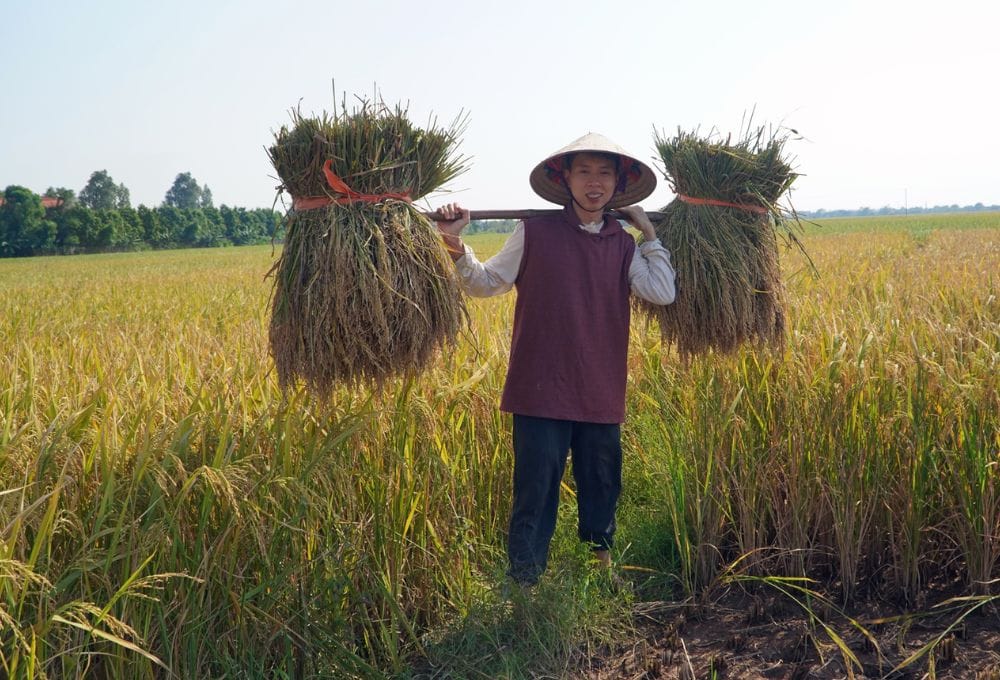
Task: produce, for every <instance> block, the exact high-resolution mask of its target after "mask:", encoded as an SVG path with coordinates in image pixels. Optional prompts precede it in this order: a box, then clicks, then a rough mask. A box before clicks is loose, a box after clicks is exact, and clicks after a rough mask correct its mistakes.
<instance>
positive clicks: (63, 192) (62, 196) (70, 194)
mask: <svg viewBox="0 0 1000 680" xmlns="http://www.w3.org/2000/svg"><path fill="white" fill-rule="evenodd" d="M42 198H58V199H59V200H60V201H62V204H61V205H60V206H59V208H58V210H68V209H69V208H72V207H73V206H74V205H76V192H75V191H73V190H72V189H67V188H66V187H49V188H48V189H46V190H45V193H44V194H42Z"/></svg>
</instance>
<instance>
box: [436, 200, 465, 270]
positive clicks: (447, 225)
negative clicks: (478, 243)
mask: <svg viewBox="0 0 1000 680" xmlns="http://www.w3.org/2000/svg"><path fill="white" fill-rule="evenodd" d="M438 213H440V214H441V216H442V217H444V219H442V220H436V221H435V224H436V225H437V228H438V231H439V232H441V237H442V238H443V239H444V244H445V245H446V246H447V247H448V252H449V254H450V255H451V259H453V260H456V261H457V260H459V259H461V258H462V256H463V255H465V246H464V245H463V243H462V239H461V236H460V234H461V233H462V230H463V229H465V228H466V227H467V226H469V221H470V218H469V211H468V210H466V209H465V208H463V207H461V206H460V205H458V203H448V204H446V205H443V206H441V207H440V208H438Z"/></svg>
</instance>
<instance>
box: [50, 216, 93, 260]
mask: <svg viewBox="0 0 1000 680" xmlns="http://www.w3.org/2000/svg"><path fill="white" fill-rule="evenodd" d="M93 220H94V213H93V211H91V210H89V209H88V208H84V207H83V206H82V205H74V206H70V207H69V208H65V209H63V210H59V211H57V212H56V214H55V222H56V248H58V249H59V252H61V253H65V254H67V255H71V254H73V253H75V252H76V251H77V250H78V249H79V248H80V244H81V235H83V234H85V233H86V232H87V231H88V230H89V229H91V224H92V222H93Z"/></svg>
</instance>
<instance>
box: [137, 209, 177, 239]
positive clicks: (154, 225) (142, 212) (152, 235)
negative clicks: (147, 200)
mask: <svg viewBox="0 0 1000 680" xmlns="http://www.w3.org/2000/svg"><path fill="white" fill-rule="evenodd" d="M138 212H139V221H140V222H141V223H142V240H143V241H145V242H146V243H148V244H149V245H150V246H152V247H153V248H163V247H164V246H166V245H168V244H169V243H170V233H169V232H168V231H167V230H166V229H165V228H164V227H163V225H162V224H161V223H160V213H159V212H158V211H156V210H153V209H150V208H147V207H146V206H144V205H140V206H139V210H138Z"/></svg>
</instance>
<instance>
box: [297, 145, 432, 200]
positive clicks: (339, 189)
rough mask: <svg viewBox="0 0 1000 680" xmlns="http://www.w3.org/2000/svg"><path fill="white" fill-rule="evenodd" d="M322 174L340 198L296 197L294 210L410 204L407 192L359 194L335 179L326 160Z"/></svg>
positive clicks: (330, 161)
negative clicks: (378, 204)
mask: <svg viewBox="0 0 1000 680" xmlns="http://www.w3.org/2000/svg"><path fill="white" fill-rule="evenodd" d="M323 174H324V175H325V176H326V183H327V184H328V185H329V186H330V188H331V189H333V191H334V192H335V193H338V194H343V195H342V196H336V197H335V196H297V197H293V198H292V208H294V209H295V210H313V209H314V208H324V207H326V206H328V205H333V204H335V203H336V204H338V205H344V204H345V203H358V202H360V203H379V202H381V201H384V200H387V199H395V200H397V201H406V202H407V203H410V202H412V200H413V199H411V198H410V193H409V192H408V191H406V192H403V193H401V194H396V193H388V194H360V193H358V192H357V191H355V190H354V189H352V188H351V187H349V186H347V184H346V183H345V182H344V180H342V179H340V178H339V177H337V175H336V173H334V172H333V160H332V159H329V158H328V159H327V161H326V163H324V164H323Z"/></svg>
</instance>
